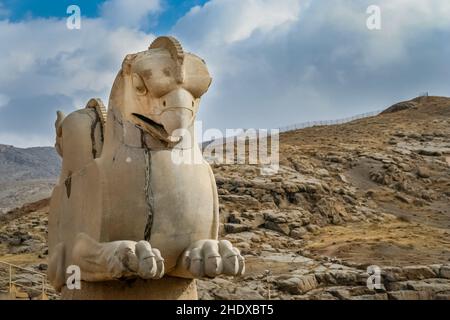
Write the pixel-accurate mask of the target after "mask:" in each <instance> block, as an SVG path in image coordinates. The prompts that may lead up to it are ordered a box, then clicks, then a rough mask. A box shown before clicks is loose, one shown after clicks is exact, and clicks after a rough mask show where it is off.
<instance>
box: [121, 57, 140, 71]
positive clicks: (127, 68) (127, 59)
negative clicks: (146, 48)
mask: <svg viewBox="0 0 450 320" xmlns="http://www.w3.org/2000/svg"><path fill="white" fill-rule="evenodd" d="M136 57H137V54H128V55H127V56H126V57H125V59H124V60H123V62H122V74H124V75H125V74H130V73H131V64H132V63H133V61H134V59H136Z"/></svg>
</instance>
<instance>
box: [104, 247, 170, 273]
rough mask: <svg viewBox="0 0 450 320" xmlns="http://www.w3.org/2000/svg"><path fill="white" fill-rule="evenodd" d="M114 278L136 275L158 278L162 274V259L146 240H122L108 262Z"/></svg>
mask: <svg viewBox="0 0 450 320" xmlns="http://www.w3.org/2000/svg"><path fill="white" fill-rule="evenodd" d="M109 266H110V272H111V273H112V274H113V277H114V278H116V279H120V278H131V277H135V276H136V275H137V276H139V277H141V278H143V279H160V278H162V277H163V275H164V259H163V258H162V257H161V253H160V252H159V250H158V249H153V248H152V247H151V245H150V243H148V242H147V241H139V242H133V241H122V242H120V243H119V245H118V246H117V248H116V250H115V252H114V255H113V257H112V259H111V260H110V263H109Z"/></svg>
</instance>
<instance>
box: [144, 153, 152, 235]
mask: <svg viewBox="0 0 450 320" xmlns="http://www.w3.org/2000/svg"><path fill="white" fill-rule="evenodd" d="M144 157H145V201H146V202H147V206H148V217H147V223H146V225H145V231H144V239H145V240H146V241H150V237H151V233H152V227H153V192H152V190H151V186H150V177H151V155H150V150H148V149H147V148H144Z"/></svg>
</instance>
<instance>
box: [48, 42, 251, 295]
mask: <svg viewBox="0 0 450 320" xmlns="http://www.w3.org/2000/svg"><path fill="white" fill-rule="evenodd" d="M210 84H211V77H210V75H209V72H208V69H207V67H206V64H205V62H204V61H203V60H202V59H201V58H199V57H197V56H196V55H194V54H191V53H186V52H184V51H183V49H182V47H181V45H180V44H179V42H178V41H177V40H176V39H175V38H173V37H159V38H157V39H156V40H155V41H154V42H153V43H152V44H151V45H150V47H149V49H148V50H147V51H144V52H139V53H136V54H130V55H127V56H126V58H125V59H124V61H123V64H122V68H121V70H120V71H119V73H118V75H117V77H116V80H115V82H114V84H113V87H112V90H111V95H110V100H109V108H108V111H106V110H105V107H104V106H103V104H102V102H101V101H100V100H99V99H92V100H90V101H89V103H88V104H87V106H86V108H85V109H82V110H78V111H75V112H73V113H71V114H70V115H68V116H66V117H65V116H64V115H63V114H62V113H61V112H58V118H57V120H56V123H55V126H56V145H55V146H56V150H57V151H58V153H59V154H60V155H61V156H62V158H63V163H62V172H61V175H60V179H59V183H58V184H57V186H56V187H55V189H54V191H53V194H52V199H51V204H50V215H49V259H50V260H49V270H48V274H49V279H50V281H51V283H52V285H53V286H54V287H55V288H56V289H57V290H62V296H63V298H66V299H90V298H92V299H104V298H107V299H116V298H118V299H127V298H130V299H177V298H182V299H196V298H197V293H196V287H195V282H194V281H195V280H193V279H195V278H200V277H215V276H217V275H219V274H227V275H236V276H237V275H241V274H242V273H243V272H244V259H243V258H242V256H241V255H240V253H239V251H238V249H236V248H235V247H233V246H232V245H231V243H230V242H228V241H225V240H222V241H220V240H218V227H219V216H218V214H219V212H218V211H219V207H218V195H217V189H216V184H215V179H214V175H213V173H212V170H211V168H210V166H209V164H208V163H206V161H204V160H203V161H202V162H201V164H198V163H192V164H191V163H181V164H179V163H174V161H173V155H174V154H175V155H177V154H180V155H182V153H183V152H186V150H189V151H190V152H193V153H194V154H195V155H197V156H200V157H201V151H200V149H199V146H198V143H197V142H196V141H195V135H194V119H195V116H196V114H197V111H198V108H199V103H200V98H201V97H202V95H203V94H204V93H205V92H206V91H207V90H208V88H209V86H210ZM71 265H75V266H78V267H79V268H80V270H81V280H82V288H81V290H69V289H68V288H67V286H66V278H67V273H66V271H67V268H68V267H69V266H71ZM157 279H160V280H157ZM118 280H120V281H118Z"/></svg>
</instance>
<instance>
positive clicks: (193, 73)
mask: <svg viewBox="0 0 450 320" xmlns="http://www.w3.org/2000/svg"><path fill="white" fill-rule="evenodd" d="M118 78H121V81H120V83H118V82H117V81H116V83H115V85H114V87H115V88H113V92H112V94H111V102H110V106H111V105H113V106H114V107H115V108H120V110H121V113H122V118H123V119H125V120H128V121H131V122H132V123H135V124H136V125H137V126H139V127H141V128H142V129H143V130H145V131H148V132H149V133H151V134H152V135H157V136H158V137H159V138H160V139H163V140H165V141H167V142H170V143H177V142H178V141H180V140H181V138H182V135H183V132H186V131H184V130H189V129H190V128H191V127H192V125H193V122H194V120H195V117H196V114H197V111H198V108H199V103H200V98H201V97H202V95H203V94H204V93H205V92H206V91H207V90H208V88H209V86H210V85H211V81H212V79H211V76H210V75H209V72H208V69H207V67H206V64H205V62H204V61H203V60H202V59H201V58H199V57H197V56H196V55H194V54H191V53H185V52H184V51H183V48H182V47H181V45H180V43H179V42H178V41H177V40H176V39H175V38H173V37H159V38H157V39H156V40H155V41H154V42H153V43H152V44H151V45H150V47H149V49H148V50H147V51H144V52H140V53H137V54H131V55H128V56H127V57H126V58H125V60H124V62H123V64H122V70H121V74H119V77H118ZM120 89H121V90H120ZM117 91H120V93H118V92H117Z"/></svg>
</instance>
